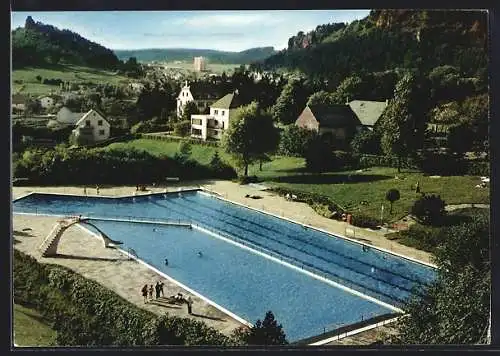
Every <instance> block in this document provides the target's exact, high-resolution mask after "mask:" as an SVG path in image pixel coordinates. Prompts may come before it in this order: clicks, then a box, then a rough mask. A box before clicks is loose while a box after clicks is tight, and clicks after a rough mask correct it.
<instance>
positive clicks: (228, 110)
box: [191, 90, 244, 141]
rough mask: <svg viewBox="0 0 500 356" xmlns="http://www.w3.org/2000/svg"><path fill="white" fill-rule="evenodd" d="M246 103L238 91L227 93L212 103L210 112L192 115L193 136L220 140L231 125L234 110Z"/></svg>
mask: <svg viewBox="0 0 500 356" xmlns="http://www.w3.org/2000/svg"><path fill="white" fill-rule="evenodd" d="M242 105H244V103H243V100H242V98H241V96H240V95H239V93H238V91H237V90H236V91H234V92H233V93H230V94H227V95H225V96H224V97H222V98H221V99H219V100H217V101H216V102H215V103H213V104H212V105H210V114H207V115H191V137H194V138H199V139H202V140H203V141H206V140H207V139H212V140H214V139H215V140H220V139H221V138H222V134H223V133H224V131H225V130H227V128H228V127H229V124H230V118H231V117H232V116H233V115H234V111H235V110H236V109H237V108H239V107H240V106H242Z"/></svg>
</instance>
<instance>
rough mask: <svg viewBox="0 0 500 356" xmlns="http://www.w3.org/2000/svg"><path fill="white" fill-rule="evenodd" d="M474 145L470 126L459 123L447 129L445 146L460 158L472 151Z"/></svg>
mask: <svg viewBox="0 0 500 356" xmlns="http://www.w3.org/2000/svg"><path fill="white" fill-rule="evenodd" d="M473 144H474V131H473V130H472V127H470V125H467V124H465V123H461V124H458V125H454V126H452V127H450V128H449V129H448V134H447V140H446V145H447V147H448V149H449V150H450V151H451V152H453V153H456V154H457V155H459V156H462V155H463V154H464V153H465V152H468V151H470V150H471V149H472V147H473Z"/></svg>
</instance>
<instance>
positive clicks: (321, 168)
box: [305, 136, 333, 173]
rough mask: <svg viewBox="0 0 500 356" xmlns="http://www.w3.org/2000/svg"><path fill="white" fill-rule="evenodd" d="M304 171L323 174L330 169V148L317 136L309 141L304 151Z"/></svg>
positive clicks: (331, 160)
mask: <svg viewBox="0 0 500 356" xmlns="http://www.w3.org/2000/svg"><path fill="white" fill-rule="evenodd" d="M305 158H306V169H307V170H308V171H310V172H314V173H323V172H325V171H327V170H329V169H330V168H331V167H332V162H333V157H332V147H331V145H330V144H329V143H327V142H325V141H324V140H322V139H321V137H319V136H315V138H314V139H313V140H311V141H310V143H309V145H308V147H307V150H306V156H305Z"/></svg>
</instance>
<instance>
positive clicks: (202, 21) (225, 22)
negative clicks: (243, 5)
mask: <svg viewBox="0 0 500 356" xmlns="http://www.w3.org/2000/svg"><path fill="white" fill-rule="evenodd" d="M282 21H283V20H282V18H279V17H275V16H272V15H271V14H269V13H259V14H255V13H253V14H252V13H249V14H244V13H242V14H214V15H202V16H196V17H194V16H193V17H185V18H180V19H177V20H174V24H176V25H185V26H190V27H205V26H213V27H240V26H248V25H276V24H278V23H280V22H282ZM171 24H172V22H170V21H169V23H168V25H171Z"/></svg>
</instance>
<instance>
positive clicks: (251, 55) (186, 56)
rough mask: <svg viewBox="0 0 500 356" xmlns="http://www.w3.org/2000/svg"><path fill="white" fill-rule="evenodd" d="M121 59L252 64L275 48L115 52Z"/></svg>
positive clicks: (172, 49)
mask: <svg viewBox="0 0 500 356" xmlns="http://www.w3.org/2000/svg"><path fill="white" fill-rule="evenodd" d="M114 52H115V54H116V55H117V56H118V58H119V59H121V60H125V59H128V58H129V57H135V58H137V60H138V61H140V62H152V61H169V62H170V61H183V60H187V61H192V60H193V57H200V56H201V57H205V58H207V59H208V61H209V62H210V63H220V64H250V63H252V62H255V61H260V60H263V59H265V58H267V57H269V56H271V55H273V54H275V53H277V52H276V51H275V50H274V48H273V47H258V48H251V49H247V50H245V51H241V52H225V51H216V50H211V49H189V48H157V49H156V48H152V49H138V50H115V51H114Z"/></svg>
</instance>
